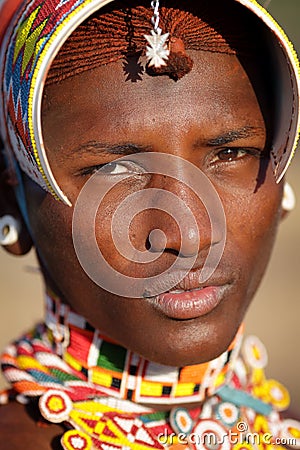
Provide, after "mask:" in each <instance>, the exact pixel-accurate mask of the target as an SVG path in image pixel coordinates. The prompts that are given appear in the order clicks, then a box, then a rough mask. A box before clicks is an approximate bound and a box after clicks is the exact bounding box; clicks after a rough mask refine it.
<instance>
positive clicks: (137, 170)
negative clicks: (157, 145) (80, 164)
mask: <svg viewBox="0 0 300 450" xmlns="http://www.w3.org/2000/svg"><path fill="white" fill-rule="evenodd" d="M96 172H98V174H99V175H100V176H101V175H108V176H111V175H129V174H132V175H137V174H142V173H144V169H143V168H142V167H141V166H139V165H138V164H136V163H135V162H133V161H112V162H110V163H107V164H99V165H95V166H91V167H87V168H85V169H82V170H80V175H82V176H86V175H93V174H94V173H96Z"/></svg>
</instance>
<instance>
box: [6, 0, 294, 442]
mask: <svg viewBox="0 0 300 450" xmlns="http://www.w3.org/2000/svg"><path fill="white" fill-rule="evenodd" d="M1 6H2V10H1V15H0V17H1V38H0V44H1V53H0V59H1V65H0V67H1V89H2V91H1V103H0V107H1V109H0V111H1V115H0V118H1V139H2V142H3V150H2V154H1V194H0V217H1V244H2V245H3V246H4V247H5V248H6V249H7V250H8V251H9V252H11V253H13V254H24V253H26V252H27V251H29V249H30V248H31V247H32V246H34V248H35V250H36V253H37V257H38V260H39V263H40V267H41V271H42V274H43V277H44V282H45V305H46V307H45V309H46V312H45V321H44V323H41V324H39V325H37V326H36V327H35V328H34V329H33V330H31V331H30V332H28V333H27V334H25V335H24V336H22V337H21V338H19V339H18V340H16V341H15V342H14V343H13V344H11V345H10V346H9V347H8V348H7V349H6V350H4V353H3V355H2V359H1V363H2V370H3V373H4V375H5V377H6V378H7V380H8V381H9V382H10V383H11V390H9V391H6V392H4V393H2V395H1V402H2V403H3V405H2V406H1V409H0V429H1V437H2V442H3V444H2V443H1V445H0V448H4V446H5V448H9V449H13V448H18V449H20V448H27V449H31V448H34V449H36V448H39V449H50V448H56V449H59V448H64V449H68V450H70V449H105V450H108V449H120V448H126V449H127V448H133V449H137V450H146V449H149V448H166V447H167V448H171V449H174V450H175V449H184V448H193V449H202V448H219V449H222V450H227V449H229V448H234V449H236V450H237V449H240V448H243V449H244V448H247V449H252V448H256V447H257V446H258V447H259V448H264V447H266V448H273V447H275V446H276V447H278V445H279V447H280V446H284V445H293V446H295V447H296V448H297V447H298V448H299V445H300V443H299V433H300V423H299V422H297V421H296V420H293V419H286V418H283V417H282V416H281V414H280V413H281V411H284V410H285V409H286V408H287V407H288V404H289V395H288V392H287V391H286V389H285V388H284V387H283V386H282V385H281V384H280V383H279V382H276V381H274V380H270V379H267V377H266V376H265V374H264V367H265V366H266V360H267V356H266V350H265V348H264V346H263V345H262V343H261V342H260V341H259V340H258V339H257V338H255V337H253V336H250V337H248V338H245V339H244V340H242V331H243V330H242V329H243V325H242V323H243V318H244V315H245V312H246V310H247V308H248V306H249V304H250V302H251V300H252V298H253V296H254V294H255V292H256V290H257V288H258V285H259V283H260V281H261V279H262V276H263V274H264V272H265V269H266V266H267V264H268V261H269V258H270V254H271V251H272V248H273V244H274V240H275V237H276V233H277V230H278V226H279V224H280V221H281V219H282V218H283V217H284V216H285V214H286V213H287V211H288V210H289V209H291V206H292V203H293V198H292V194H291V191H290V190H289V188H288V187H287V186H286V185H285V181H284V175H285V172H286V169H287V167H288V165H289V163H290V160H291V157H292V155H293V152H294V150H295V147H296V142H297V133H298V129H299V73H298V69H299V66H298V62H297V58H296V56H295V54H294V52H293V49H292V46H291V45H290V44H289V42H288V41H287V39H286V36H285V35H284V32H283V31H282V30H281V29H280V28H279V26H278V25H277V24H276V23H275V22H274V21H273V20H272V19H271V17H270V16H269V15H268V14H267V13H266V12H265V11H264V10H263V8H261V7H260V6H259V5H258V4H257V3H256V2H255V1H252V0H238V1H236V0H214V1H213V2H211V1H208V0H201V2H198V3H197V4H195V3H193V2H192V1H191V0H188V1H186V2H184V4H182V3H180V2H178V1H177V0H169V1H166V2H164V4H163V5H160V4H159V2H158V1H154V2H152V3H151V4H149V2H148V0H147V1H144V0H128V1H127V0H126V1H120V2H119V1H116V2H108V1H103V0H77V1H76V0H61V1H59V0H54V1H51V2H43V1H41V0H25V1H24V0H23V1H22V0H16V1H12V0H9V1H2V3H1ZM37 424H38V425H40V426H37ZM1 446H2V447H1Z"/></svg>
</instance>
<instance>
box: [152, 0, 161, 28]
mask: <svg viewBox="0 0 300 450" xmlns="http://www.w3.org/2000/svg"><path fill="white" fill-rule="evenodd" d="M151 8H152V9H153V11H154V12H153V16H152V19H151V23H152V25H153V27H154V31H155V33H156V34H159V33H160V32H161V28H159V0H153V1H152V2H151Z"/></svg>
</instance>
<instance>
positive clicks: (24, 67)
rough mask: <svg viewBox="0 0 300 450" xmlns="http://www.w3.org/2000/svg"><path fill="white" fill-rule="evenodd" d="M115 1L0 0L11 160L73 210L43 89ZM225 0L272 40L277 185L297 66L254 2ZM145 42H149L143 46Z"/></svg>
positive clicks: (286, 157)
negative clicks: (70, 43)
mask: <svg viewBox="0 0 300 450" xmlns="http://www.w3.org/2000/svg"><path fill="white" fill-rule="evenodd" d="M111 1H112V0H51V1H46V2H45V1H43V0H29V1H22V0H0V45H1V48H0V83H1V96H0V119H1V120H0V135H1V138H2V140H3V142H4V146H5V150H6V154H7V157H8V159H9V160H12V159H13V158H16V159H17V161H18V163H19V165H20V167H21V169H22V170H23V171H24V172H25V173H26V174H27V175H28V176H29V177H31V178H32V179H33V180H34V181H35V182H37V183H38V184H39V185H40V186H41V187H42V188H44V189H45V190H46V191H48V192H50V193H51V194H52V195H54V196H55V198H57V199H59V200H62V201H63V202H64V203H65V204H67V205H69V206H71V203H70V201H69V200H68V198H67V196H66V194H65V193H64V192H62V190H61V188H60V186H59V184H58V182H57V180H56V179H55V177H54V175H53V173H52V170H51V167H50V165H49V161H48V158H47V154H46V150H45V147H44V143H43V134H42V125H41V104H42V97H43V87H44V84H45V80H46V77H47V73H48V70H49V68H50V66H51V63H52V61H53V60H54V58H55V56H56V55H57V53H58V52H59V50H60V48H61V47H62V46H63V44H64V42H65V41H66V40H67V39H68V37H69V36H70V35H71V34H72V32H73V31H74V30H75V29H76V28H77V27H78V26H79V25H80V24H81V23H82V22H83V21H84V20H86V19H87V18H88V17H89V16H90V15H92V14H93V13H94V12H96V11H97V10H99V9H100V8H102V7H103V6H105V5H107V4H108V3H110V2H111ZM224 1H228V4H229V3H233V2H238V3H240V4H241V5H244V6H245V7H246V8H248V9H249V11H251V12H252V13H253V14H255V15H256V16H257V17H259V18H260V19H261V21H262V25H264V28H265V33H266V39H267V40H268V42H270V49H272V58H273V60H274V64H275V67H276V68H277V80H276V82H277V89H276V90H277V95H278V98H277V99H276V103H277V105H279V108H278V113H277V116H276V118H275V124H274V130H275V131H274V143H273V146H272V148H271V161H272V165H273V171H274V175H275V179H276V181H277V182H279V181H280V180H281V179H282V177H283V176H284V174H285V172H286V170H287V167H288V165H289V163H290V160H291V159H292V157H293V154H294V151H295V148H296V145H297V140H298V133H299V127H300V114H299V110H300V107H299V97H300V94H299V93H300V76H299V62H298V60H297V56H296V54H295V51H294V50H293V47H292V44H291V43H290V42H289V40H288V38H287V37H286V35H285V33H284V31H283V30H282V29H281V28H280V26H279V25H278V24H277V23H276V22H275V20H274V19H273V18H272V17H271V16H270V15H269V13H268V12H266V11H265V10H264V9H263V8H262V7H261V6H260V5H259V4H258V3H257V2H256V1H255V0H224ZM150 26H151V24H150ZM148 42H149V41H148ZM146 44H147V42H146V38H145V48H146ZM164 44H165V43H163V44H162V46H163V48H164V49H165V50H166V47H165V45H164ZM166 51H167V50H166ZM270 53H271V50H270Z"/></svg>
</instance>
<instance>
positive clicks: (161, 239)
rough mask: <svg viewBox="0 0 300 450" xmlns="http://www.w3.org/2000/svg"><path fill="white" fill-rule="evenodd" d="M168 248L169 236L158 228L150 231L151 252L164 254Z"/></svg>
mask: <svg viewBox="0 0 300 450" xmlns="http://www.w3.org/2000/svg"><path fill="white" fill-rule="evenodd" d="M166 246H167V236H166V235H165V233H164V232H163V231H162V230H160V229H158V228H156V229H155V230H152V231H150V233H149V236H148V243H147V249H148V250H149V251H150V252H153V253H156V252H163V251H164V250H165V248H166Z"/></svg>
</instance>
